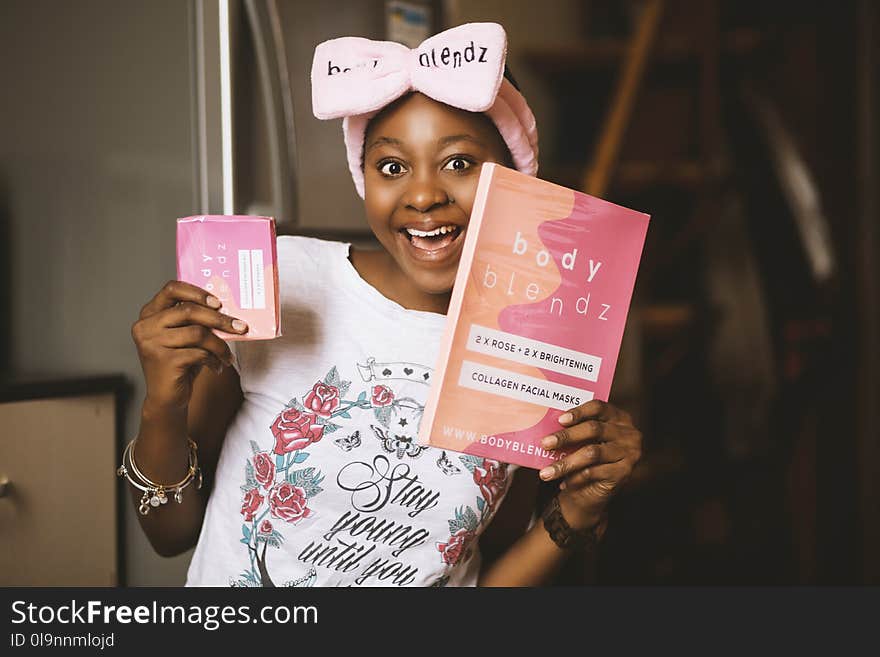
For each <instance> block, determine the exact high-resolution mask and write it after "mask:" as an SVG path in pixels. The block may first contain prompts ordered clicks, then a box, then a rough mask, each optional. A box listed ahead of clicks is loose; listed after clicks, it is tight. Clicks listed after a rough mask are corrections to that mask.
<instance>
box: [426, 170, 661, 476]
mask: <svg viewBox="0 0 880 657" xmlns="http://www.w3.org/2000/svg"><path fill="white" fill-rule="evenodd" d="M648 221H649V216H648V215H646V214H643V213H641V212H637V211H635V210H630V209H628V208H624V207H621V206H619V205H614V204H613V203H608V202H607V201H603V200H601V199H598V198H594V197H592V196H588V195H587V194H583V193H581V192H578V191H575V190H572V189H567V188H565V187H560V186H559V185H554V184H553V183H550V182H546V181H544V180H539V179H538V178H533V177H531V176H527V175H525V174H522V173H519V172H517V171H513V170H511V169H508V168H506V167H502V166H500V165H497V164H492V163H486V164H484V165H483V167H482V171H481V173H480V182H479V185H478V187H477V194H476V198H475V200H474V209H473V212H472V213H471V219H470V223H469V224H468V228H467V233H466V235H465V243H464V246H463V251H462V255H461V263H460V264H459V267H458V274H457V276H456V279H455V286H454V287H453V289H452V298H451V300H450V303H449V312H448V313H447V318H446V330H445V332H444V336H443V339H442V342H441V345H440V350H439V356H438V363H437V367H436V369H435V371H434V376H433V383H432V387H431V390H430V392H429V393H428V400H427V403H426V405H425V413H424V416H423V417H422V421H421V424H420V425H419V439H420V442H421V444H423V445H433V446H435V447H440V448H443V449H449V450H453V451H456V452H463V453H465V454H473V455H476V456H481V457H483V458H491V459H497V460H499V461H502V462H505V463H516V464H518V465H521V466H524V467H527V468H534V469H538V470H539V469H541V468H543V467H544V466H546V465H549V464H550V463H552V462H553V461H555V460H558V459H559V458H562V457H563V456H566V455H567V453H568V452H565V451H564V450H559V451H548V450H544V449H543V448H542V447H541V444H540V441H541V439H542V438H543V437H544V436H549V435H550V434H551V433H553V432H554V431H556V430H557V429H559V427H560V425H559V422H558V418H559V416H560V415H562V413H564V412H565V411H567V410H569V409H571V408H573V407H575V406H580V405H581V404H583V403H586V402H587V401H590V400H591V399H594V398H595V399H601V400H605V401H607V400H608V395H609V393H610V391H611V382H612V379H613V377H614V369H615V366H616V363H617V356H618V352H619V350H620V343H621V339H622V337H623V330H624V327H625V325H626V318H627V314H628V312H629V304H630V299H631V297H632V291H633V286H634V285H635V280H636V273H637V272H638V268H639V262H640V260H641V255H642V247H643V245H644V241H645V236H646V234H647V231H648Z"/></svg>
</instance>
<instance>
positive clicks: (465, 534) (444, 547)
mask: <svg viewBox="0 0 880 657" xmlns="http://www.w3.org/2000/svg"><path fill="white" fill-rule="evenodd" d="M474 536H476V534H475V532H473V531H471V530H470V529H467V528H466V527H462V528H461V529H459V530H458V531H457V532H455V533H454V534H453V535H452V536H450V537H449V540H448V541H447V542H446V543H438V544H437V549H438V550H440V553H441V555H442V557H443V561H445V562H446V563H448V564H449V565H450V566H454V565H455V564H457V563H458V562H459V561H460V560H461V558H462V557H464V558H465V559H467V557H468V555H469V554H470V551H471V541H472V540H473V538H474Z"/></svg>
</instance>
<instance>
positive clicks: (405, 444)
mask: <svg viewBox="0 0 880 657" xmlns="http://www.w3.org/2000/svg"><path fill="white" fill-rule="evenodd" d="M370 428H371V429H372V430H373V433H374V434H376V438H378V439H379V442H380V443H381V444H382V449H384V450H385V451H386V452H388V453H389V454H396V455H397V458H399V459H402V458H403V457H404V456H409V457H410V458H418V457H419V456H421V455H422V452H424V451H425V450H426V449H428V447H427V445H419V444H418V443H417V442H415V439H414V438H413V437H412V436H401V435H400V434H392V433H391V432H390V431H388V432H386V431H385V430H384V429H383V428H382V427H377V426H376V425H375V424H371V425H370Z"/></svg>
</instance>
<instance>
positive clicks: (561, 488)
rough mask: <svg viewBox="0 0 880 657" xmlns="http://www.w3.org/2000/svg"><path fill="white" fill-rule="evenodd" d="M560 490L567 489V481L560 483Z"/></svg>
mask: <svg viewBox="0 0 880 657" xmlns="http://www.w3.org/2000/svg"><path fill="white" fill-rule="evenodd" d="M559 490H565V482H564V481H563V482H562V483H561V484H559Z"/></svg>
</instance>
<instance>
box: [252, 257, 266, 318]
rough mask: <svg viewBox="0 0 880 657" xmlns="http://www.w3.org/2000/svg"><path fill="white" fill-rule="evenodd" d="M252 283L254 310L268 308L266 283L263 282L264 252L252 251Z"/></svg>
mask: <svg viewBox="0 0 880 657" xmlns="http://www.w3.org/2000/svg"><path fill="white" fill-rule="evenodd" d="M251 273H252V275H251V281H252V282H253V290H254V308H258V309H260V310H262V309H263V308H265V307H266V282H265V281H264V280H263V251H262V249H252V250H251Z"/></svg>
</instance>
